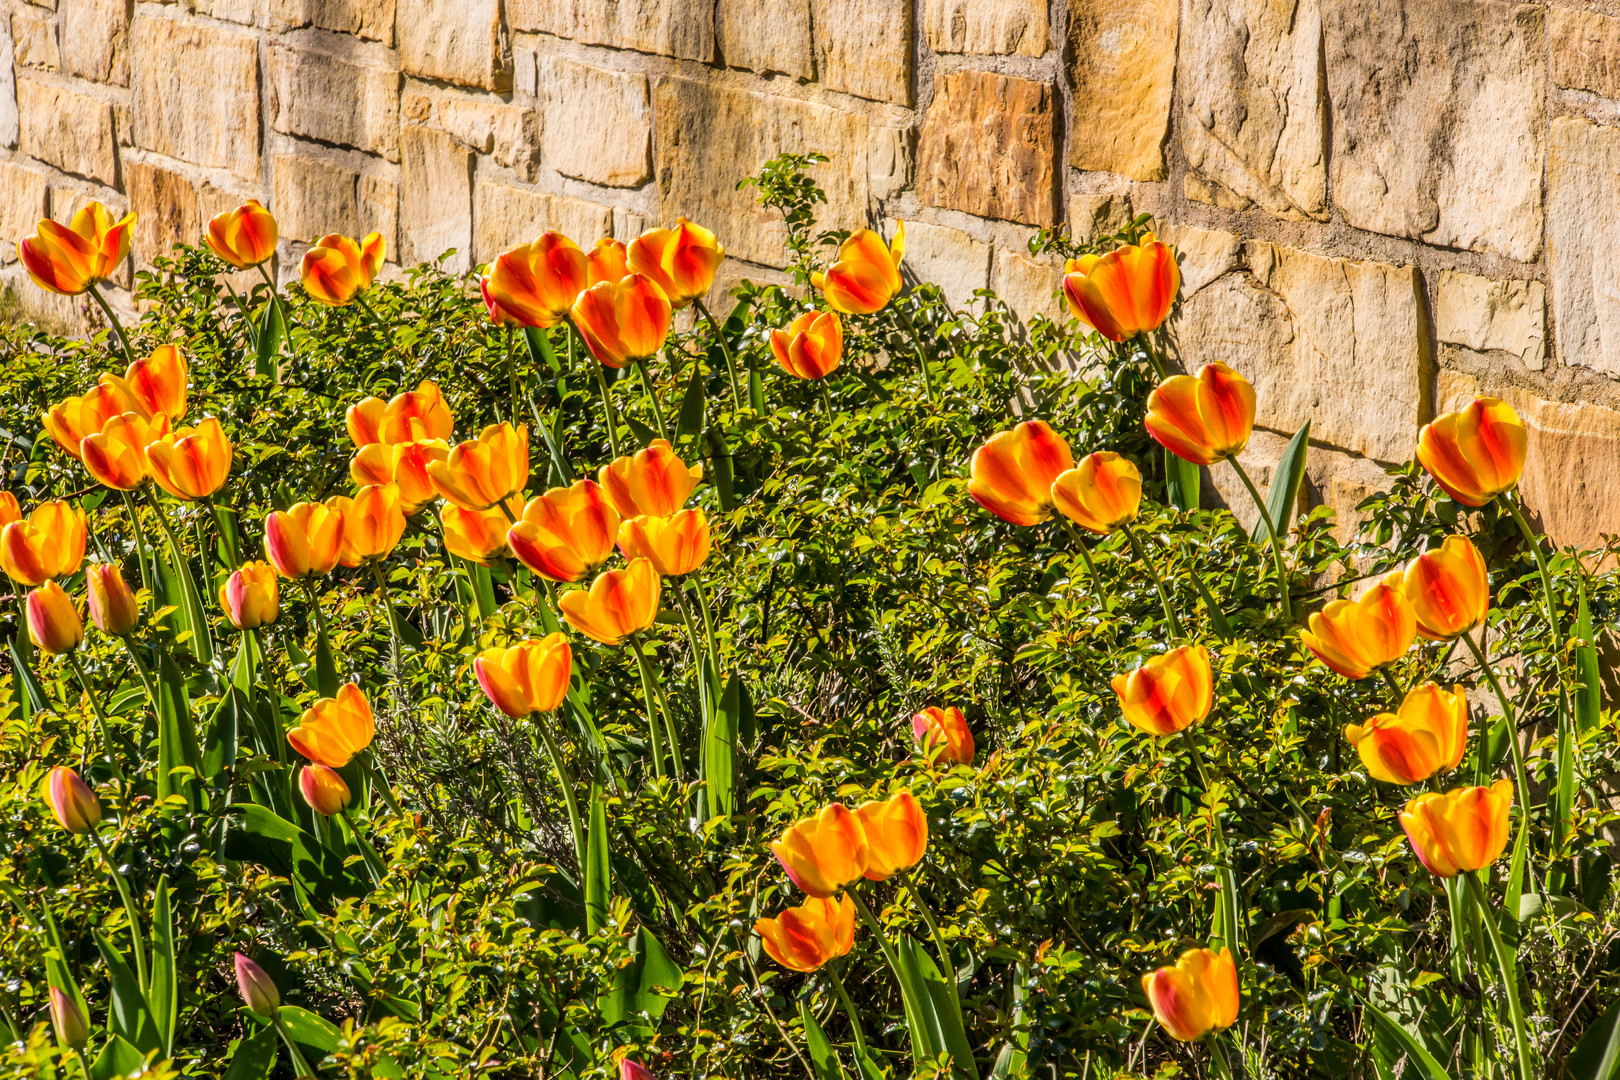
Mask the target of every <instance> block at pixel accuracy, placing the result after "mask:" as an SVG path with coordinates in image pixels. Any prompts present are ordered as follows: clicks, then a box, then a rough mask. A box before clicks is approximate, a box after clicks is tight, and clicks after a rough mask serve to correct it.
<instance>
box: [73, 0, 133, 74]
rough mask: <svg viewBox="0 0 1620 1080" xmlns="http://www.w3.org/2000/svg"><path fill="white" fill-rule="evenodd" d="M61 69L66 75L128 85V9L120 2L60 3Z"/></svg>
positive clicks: (85, 1) (95, 0) (75, 0)
mask: <svg viewBox="0 0 1620 1080" xmlns="http://www.w3.org/2000/svg"><path fill="white" fill-rule="evenodd" d="M62 66H63V67H64V68H65V69H66V70H67V72H68V74H70V75H78V76H80V77H82V78H86V79H93V80H95V81H96V82H103V83H112V84H114V85H116V86H128V85H129V8H128V7H127V6H126V5H125V3H124V0H62Z"/></svg>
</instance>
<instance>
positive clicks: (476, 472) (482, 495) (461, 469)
mask: <svg viewBox="0 0 1620 1080" xmlns="http://www.w3.org/2000/svg"><path fill="white" fill-rule="evenodd" d="M427 473H428V477H429V479H431V480H432V481H433V488H434V490H435V491H437V492H438V493H439V494H440V495H443V496H444V497H445V499H447V500H448V501H450V502H453V503H455V504H456V505H457V506H459V507H461V508H462V509H463V510H487V509H489V508H490V507H492V506H498V505H499V504H500V503H502V502H505V501H506V500H507V499H509V498H511V497H512V496H513V495H521V494H522V493H523V489H524V488H525V487H527V486H528V484H529V428H528V425H526V424H519V425H518V426H517V427H513V426H512V425H511V424H508V423H500V424H491V425H490V426H488V427H486V428H485V429H484V430H483V431H482V432H481V433H480V434H479V436H478V438H476V439H471V440H468V441H467V442H464V443H459V444H458V445H457V446H456V447H455V449H453V450H451V451H450V454H449V456H448V457H446V458H445V459H444V460H442V461H429V462H428V463H427Z"/></svg>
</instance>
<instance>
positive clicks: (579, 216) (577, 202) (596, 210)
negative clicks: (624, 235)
mask: <svg viewBox="0 0 1620 1080" xmlns="http://www.w3.org/2000/svg"><path fill="white" fill-rule="evenodd" d="M550 221H551V224H550V227H551V228H553V229H556V230H557V231H558V232H560V233H562V234H563V235H564V236H566V237H568V238H569V239H570V240H574V241H575V242H576V243H577V244H579V246H580V247H582V248H584V249H585V250H586V251H589V250H590V249H591V248H593V247H595V246H596V242H597V241H598V240H600V239H602V237H604V236H612V235H613V208H612V207H609V206H603V205H602V204H600V203H593V202H591V201H590V200H588V199H576V198H574V197H573V196H572V195H553V196H552V197H551V219H550Z"/></svg>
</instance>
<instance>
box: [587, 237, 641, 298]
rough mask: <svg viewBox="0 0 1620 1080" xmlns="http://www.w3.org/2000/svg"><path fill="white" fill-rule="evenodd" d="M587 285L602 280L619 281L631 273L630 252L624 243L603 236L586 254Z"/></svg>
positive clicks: (589, 285)
mask: <svg viewBox="0 0 1620 1080" xmlns="http://www.w3.org/2000/svg"><path fill="white" fill-rule="evenodd" d="M585 263H586V271H585V287H586V288H589V287H591V286H592V285H595V284H597V283H598V282H602V281H618V280H619V279H620V278H622V277H626V276H628V275H629V273H630V253H629V251H628V249H626V248H625V246H624V244H622V243H620V242H619V241H617V240H610V239H608V238H606V237H603V238H602V239H601V240H598V241H597V242H596V246H595V247H593V248H591V250H590V253H589V254H588V255H586V256H585Z"/></svg>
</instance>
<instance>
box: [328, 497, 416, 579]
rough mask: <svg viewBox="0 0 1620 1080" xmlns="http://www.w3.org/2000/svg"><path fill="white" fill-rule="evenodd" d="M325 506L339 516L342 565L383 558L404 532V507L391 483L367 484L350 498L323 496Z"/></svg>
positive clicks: (354, 564)
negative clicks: (340, 521)
mask: <svg viewBox="0 0 1620 1080" xmlns="http://www.w3.org/2000/svg"><path fill="white" fill-rule="evenodd" d="M326 508H327V509H328V510H330V511H333V512H335V513H337V514H340V515H341V516H342V518H343V543H342V545H341V547H340V548H339V551H338V562H340V563H342V564H343V565H344V566H359V565H360V564H361V563H363V562H366V561H367V560H370V559H385V558H387V557H388V556H389V555H391V554H393V551H394V548H395V546H396V545H398V543H399V538H400V537H401V536H404V535H405V508H404V506H403V505H402V504H401V503H400V501H399V488H397V487H395V486H394V485H393V484H367V485H366V486H365V487H363V488H361V489H360V490H359V491H358V492H356V493H355V496H354V498H352V499H349V498H345V497H343V496H341V495H338V496H335V497H333V498H330V499H327V500H326Z"/></svg>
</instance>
